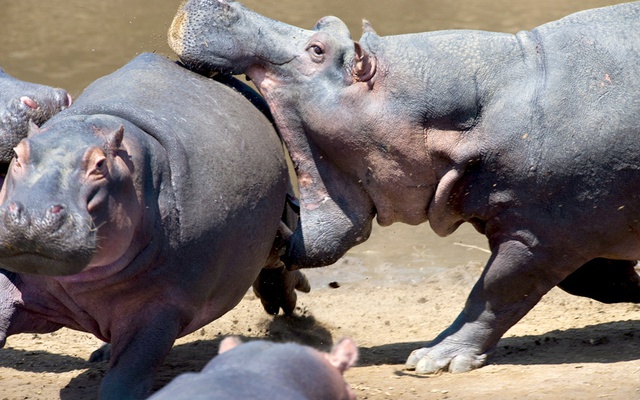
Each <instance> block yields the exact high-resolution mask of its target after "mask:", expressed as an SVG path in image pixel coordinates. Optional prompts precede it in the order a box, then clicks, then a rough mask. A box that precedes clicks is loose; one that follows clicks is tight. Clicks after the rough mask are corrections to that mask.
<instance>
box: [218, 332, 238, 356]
mask: <svg viewBox="0 0 640 400" xmlns="http://www.w3.org/2000/svg"><path fill="white" fill-rule="evenodd" d="M241 344H242V340H240V338H238V337H237V336H228V337H226V338H224V339H223V340H222V342H220V348H219V349H218V354H222V353H224V352H225V351H229V350H231V349H233V348H234V347H237V346H239V345H241Z"/></svg>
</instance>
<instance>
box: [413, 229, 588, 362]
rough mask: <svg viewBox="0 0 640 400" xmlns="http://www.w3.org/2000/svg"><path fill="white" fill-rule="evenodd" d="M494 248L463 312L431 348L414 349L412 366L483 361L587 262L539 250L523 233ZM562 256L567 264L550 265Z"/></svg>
mask: <svg viewBox="0 0 640 400" xmlns="http://www.w3.org/2000/svg"><path fill="white" fill-rule="evenodd" d="M491 247H492V249H493V253H492V256H491V258H490V260H489V262H488V264H487V266H486V268H485V269H484V271H483V273H482V275H481V277H480V279H479V280H478V282H476V284H475V286H474V288H473V290H472V291H471V294H470V295H469V298H468V299H467V302H466V304H465V307H464V309H463V310H462V312H461V313H460V315H459V316H458V317H457V318H456V320H455V321H454V322H453V323H452V324H451V326H449V327H448V328H447V329H446V330H445V331H444V332H442V333H441V334H440V335H438V337H436V338H435V339H434V340H433V341H432V342H430V343H429V344H428V345H427V346H426V347H425V348H422V349H418V350H414V351H413V352H412V353H411V355H410V356H409V358H408V360H407V362H406V368H407V369H410V370H416V372H418V373H436V372H440V371H449V372H466V371H470V370H472V369H475V368H479V367H481V366H483V365H484V364H485V362H486V359H487V356H488V355H489V354H490V353H491V352H492V351H493V349H494V348H495V346H496V345H497V343H498V340H500V337H502V335H503V334H504V333H505V332H506V331H507V330H508V329H509V328H511V327H512V326H513V325H515V324H516V322H518V321H519V320H520V319H521V318H522V317H523V316H524V315H525V314H526V313H527V312H529V310H531V309H532V308H533V306H535V305H536V303H538V301H539V300H540V299H541V298H542V296H543V295H544V294H545V293H547V292H548V291H549V290H551V289H552V288H553V287H554V286H556V285H557V284H558V283H559V282H560V281H561V280H562V279H563V278H564V277H565V276H567V275H568V274H569V273H570V272H571V271H573V270H575V269H577V266H579V265H581V262H580V261H579V260H578V259H577V258H576V257H573V262H571V261H570V259H571V258H572V257H567V258H566V259H563V258H562V257H558V254H556V253H555V252H554V251H552V250H553V249H549V248H546V250H544V249H539V250H536V252H535V253H534V252H533V250H532V249H533V248H534V246H533V245H532V244H530V243H529V241H527V240H523V239H521V238H516V239H510V240H507V241H502V242H501V243H499V244H497V245H496V246H491ZM557 260H564V263H562V264H561V263H559V262H555V266H554V268H549V265H552V263H554V261H557ZM577 260H578V261H577ZM562 271H564V272H562Z"/></svg>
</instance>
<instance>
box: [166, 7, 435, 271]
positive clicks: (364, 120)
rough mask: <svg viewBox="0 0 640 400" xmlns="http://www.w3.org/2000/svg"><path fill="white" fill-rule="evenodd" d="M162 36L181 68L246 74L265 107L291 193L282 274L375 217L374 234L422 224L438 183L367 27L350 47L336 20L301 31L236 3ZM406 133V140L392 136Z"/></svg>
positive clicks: (339, 251) (343, 245) (325, 254)
mask: <svg viewBox="0 0 640 400" xmlns="http://www.w3.org/2000/svg"><path fill="white" fill-rule="evenodd" d="M168 37H169V44H170V46H171V47H172V48H173V50H174V51H175V52H176V53H177V54H178V56H179V57H180V59H181V60H182V61H183V62H184V63H185V64H187V65H188V66H190V67H192V68H193V69H196V70H200V71H211V70H218V71H223V72H230V73H234V74H238V73H244V74H246V75H247V76H248V77H249V78H250V79H251V80H252V81H253V82H254V83H255V85H256V87H257V88H258V89H259V90H260V92H261V94H262V95H263V96H264V97H265V99H266V100H267V102H268V103H269V106H270V108H271V112H272V113H273V116H274V118H275V121H276V123H277V125H278V128H279V130H280V132H281V134H282V137H283V139H284V141H285V143H286V146H287V149H288V151H289V153H290V154H291V158H292V160H293V162H294V166H295V168H296V173H297V177H298V184H299V187H300V200H301V213H300V225H299V227H298V229H297V230H296V232H294V234H293V236H292V238H291V241H290V248H289V254H288V255H289V260H288V263H289V264H294V265H295V264H298V265H301V266H305V267H309V266H319V265H327V264H330V263H332V262H335V261H336V260H337V258H339V257H340V256H342V255H343V254H344V252H345V251H346V250H347V249H349V248H351V247H352V246H354V245H355V244H357V243H360V242H362V241H364V240H366V239H367V238H368V235H369V233H370V230H371V221H372V219H373V217H374V216H375V215H376V214H377V219H378V222H379V223H380V224H381V225H383V226H384V225H389V224H391V223H393V222H396V221H401V222H405V223H410V224H418V223H421V222H424V221H425V220H426V219H427V215H426V214H427V211H426V210H427V208H428V200H425V199H429V198H430V194H431V193H432V192H433V188H434V186H435V185H434V183H435V179H434V178H433V172H432V170H431V169H430V168H429V165H428V163H425V162H424V160H423V158H424V157H425V154H426V152H425V151H424V146H425V141H426V139H425V133H424V132H423V131H422V130H421V129H418V130H416V129H413V128H411V127H410V126H409V123H408V122H407V121H409V120H411V118H414V119H415V118H419V117H420V116H417V115H416V116H412V117H411V118H407V116H406V115H402V114H406V113H407V111H405V110H404V109H401V108H399V107H398V108H397V109H396V106H397V104H396V105H394V104H391V103H390V102H389V101H388V100H389V97H392V96H389V92H388V91H389V89H388V88H387V87H386V83H385V82H386V81H385V79H386V75H387V74H388V70H387V69H386V67H385V66H384V64H383V63H381V62H380V60H379V57H378V56H377V55H376V49H377V42H378V41H379V39H380V38H379V37H378V36H377V35H376V34H375V32H374V31H373V30H372V29H371V28H370V26H369V25H368V23H365V33H364V36H363V38H362V39H361V40H360V42H356V41H353V40H352V39H351V36H350V33H349V30H348V28H347V27H346V25H345V24H344V23H343V22H342V21H341V20H340V19H338V18H336V17H325V18H322V19H321V20H320V21H318V22H317V23H316V25H315V26H314V27H313V29H312V30H304V29H300V28H296V27H293V26H290V25H287V24H284V23H281V22H278V21H274V20H271V19H268V18H266V17H263V16H261V15H259V14H257V13H255V12H253V11H251V10H248V9H247V8H245V7H243V6H242V5H240V4H239V3H237V2H234V1H225V0H189V1H187V2H185V3H184V4H183V5H182V7H181V8H180V10H179V11H178V13H177V15H176V17H175V19H174V21H173V24H172V26H171V29H170V30H169V35H168ZM399 95H402V91H401V90H400V92H399ZM383 115H384V118H383V117H382V116H383ZM407 129H413V130H414V131H415V132H413V131H412V132H409V133H408V134H407V135H402V137H400V135H394V133H396V132H400V131H402V130H407ZM398 141H402V142H401V143H398ZM401 149H402V151H400V150H401ZM407 149H408V151H405V150H407ZM422 166H424V168H423V167H422ZM418 169H420V170H418ZM404 171H414V172H415V173H410V174H407V173H405V172H404ZM285 261H287V260H285Z"/></svg>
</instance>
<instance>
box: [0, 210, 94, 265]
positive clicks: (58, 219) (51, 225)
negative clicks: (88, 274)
mask: <svg viewBox="0 0 640 400" xmlns="http://www.w3.org/2000/svg"><path fill="white" fill-rule="evenodd" d="M0 243H1V245H0V268H4V269H6V270H9V271H14V272H19V273H30V274H41V275H71V274H75V273H78V272H80V271H82V270H83V269H84V268H85V267H86V266H87V265H88V264H89V262H90V260H91V258H92V256H93V254H94V251H95V248H96V237H95V229H92V228H91V224H89V223H86V219H84V218H82V217H81V216H79V215H77V214H74V213H71V212H69V211H68V210H67V209H66V207H64V206H63V205H52V206H50V207H49V208H48V209H47V211H45V212H44V213H41V214H40V215H38V214H36V213H30V212H29V211H28V210H26V209H25V207H24V205H22V204H21V203H20V202H17V201H14V202H10V203H9V204H8V205H5V206H4V207H2V208H1V209H0Z"/></svg>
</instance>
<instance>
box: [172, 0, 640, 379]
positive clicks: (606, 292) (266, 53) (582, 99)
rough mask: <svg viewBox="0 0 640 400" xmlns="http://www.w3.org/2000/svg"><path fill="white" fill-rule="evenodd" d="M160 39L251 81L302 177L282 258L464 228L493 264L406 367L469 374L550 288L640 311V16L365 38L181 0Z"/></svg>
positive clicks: (633, 8) (609, 12) (311, 261)
mask: <svg viewBox="0 0 640 400" xmlns="http://www.w3.org/2000/svg"><path fill="white" fill-rule="evenodd" d="M169 43H170V45H171V46H172V48H173V49H174V50H175V51H176V53H177V54H178V55H179V56H180V58H181V59H182V60H183V62H185V63H186V64H188V65H191V66H192V67H193V68H197V69H199V70H209V69H217V70H223V71H228V72H233V73H245V74H246V75H247V76H249V77H250V78H251V79H252V80H253V82H254V83H255V84H256V86H257V87H258V88H259V90H260V92H261V93H262V94H263V95H264V96H265V99H266V100H267V102H268V103H269V105H270V107H271V111H272V113H273V115H274V118H275V121H276V123H277V125H278V128H279V130H280V132H281V134H282V136H283V138H284V140H285V142H286V145H287V147H288V150H289V152H290V153H291V156H292V159H293V160H294V163H295V166H296V168H297V175H298V180H299V184H300V187H301V191H300V193H301V196H300V197H301V198H300V201H301V215H300V218H301V224H300V226H299V229H298V230H297V231H296V232H295V234H294V236H293V237H292V239H291V243H290V246H291V248H290V250H289V253H288V256H289V257H290V259H291V260H290V262H292V263H293V264H296V263H297V264H298V265H299V266H301V267H306V266H320V265H324V264H329V263H331V262H333V261H335V260H336V259H337V258H339V257H340V256H341V255H342V254H343V253H344V251H345V250H347V249H348V248H350V247H351V246H353V245H355V244H357V243H359V242H360V241H362V240H364V239H365V238H366V237H367V235H368V234H369V229H370V228H369V227H370V223H371V219H372V217H373V216H374V214H376V215H377V219H378V222H379V223H380V224H381V225H389V224H392V223H394V222H404V223H408V224H419V223H422V222H425V221H428V222H429V223H430V225H431V227H432V228H433V230H434V231H435V232H436V233H437V234H439V235H442V236H444V235H448V234H450V233H451V232H453V231H454V230H456V228H457V227H458V226H459V225H460V224H462V223H464V222H469V223H471V224H473V226H475V228H476V229H477V230H478V231H479V232H481V233H483V234H485V235H486V236H487V238H488V240H489V245H490V248H491V252H492V255H491V258H490V260H489V262H488V264H487V266H486V268H485V270H484V272H483V273H482V275H481V277H480V279H479V280H478V282H477V284H476V285H475V287H474V288H473V290H472V292H471V294H470V296H469V299H468V301H467V303H466V304H465V306H464V309H463V310H462V312H461V313H460V315H459V316H458V318H457V319H456V320H455V321H454V322H453V323H452V325H451V326H450V327H449V328H447V329H446V330H445V331H444V332H442V333H441V334H440V335H439V336H438V337H436V338H435V339H434V340H433V341H431V342H430V343H428V344H427V345H426V347H425V348H423V349H420V350H416V351H414V352H413V353H412V354H411V356H410V357H409V359H408V361H407V364H406V365H407V368H409V369H414V368H415V369H416V370H417V371H418V372H422V373H431V372H437V371H442V370H449V371H454V372H462V371H467V370H470V369H474V368H478V367H480V366H481V365H483V364H484V363H485V362H486V358H487V355H488V354H489V353H490V352H491V351H492V349H494V347H495V346H496V344H497V342H498V340H499V339H500V337H501V336H502V335H503V334H504V333H505V332H506V331H507V330H508V329H509V328H510V327H511V326H513V325H514V324H515V323H516V322H517V321H518V320H520V319H521V318H522V317H523V316H524V315H525V314H526V313H527V312H528V311H529V310H530V309H531V308H532V307H533V306H534V305H535V304H536V303H537V302H538V301H539V300H540V298H541V297H542V296H543V295H544V294H545V293H547V292H548V291H549V290H550V289H551V288H553V287H554V286H556V285H559V286H560V287H562V288H563V289H565V290H567V291H569V292H571V293H574V294H578V295H582V296H589V297H592V298H595V299H597V300H600V301H605V302H621V301H631V302H640V279H639V277H638V274H637V273H636V272H635V270H634V268H633V266H634V265H635V262H634V261H627V260H636V259H638V258H640V246H638V237H639V235H640V233H639V232H640V222H639V221H640V218H639V217H638V216H639V215H640V192H639V191H638V190H637V186H638V185H637V184H636V183H638V182H640V140H638V137H639V136H638V135H640V114H639V113H638V110H640V92H639V90H640V4H639V3H630V4H623V5H618V6H613V7H609V8H603V9H596V10H589V11H585V12H581V13H577V14H574V15H571V16H568V17H566V18H564V19H561V20H559V21H557V22H552V23H549V24H546V25H543V26H540V27H539V28H536V29H534V30H532V31H530V32H520V33H518V34H517V35H510V34H502V33H491V32H481V31H441V32H430V33H419V34H409V35H399V36H386V37H380V36H378V35H377V34H376V33H375V32H374V31H373V29H372V28H371V27H370V26H369V24H368V23H365V28H364V34H363V36H362V38H361V39H360V41H359V43H356V42H354V41H352V40H351V38H350V34H349V31H348V30H347V27H346V26H345V25H344V23H342V22H341V21H340V20H339V19H337V18H335V17H326V18H323V19H321V20H320V21H319V22H318V23H317V24H316V26H315V27H314V28H313V30H310V31H309V30H303V29H299V28H296V27H292V26H289V25H286V24H283V23H280V22H277V21H273V20H270V19H268V18H266V17H263V16H260V15H258V14H256V13H254V12H252V11H250V10H248V9H246V8H244V7H243V6H241V5H240V4H239V3H236V2H233V1H222V0H217V1H216V0H190V1H187V2H186V3H185V4H184V5H183V6H182V7H181V9H180V10H179V11H178V14H177V15H176V17H175V19H174V22H173V25H172V27H171V30H170V31H169Z"/></svg>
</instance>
